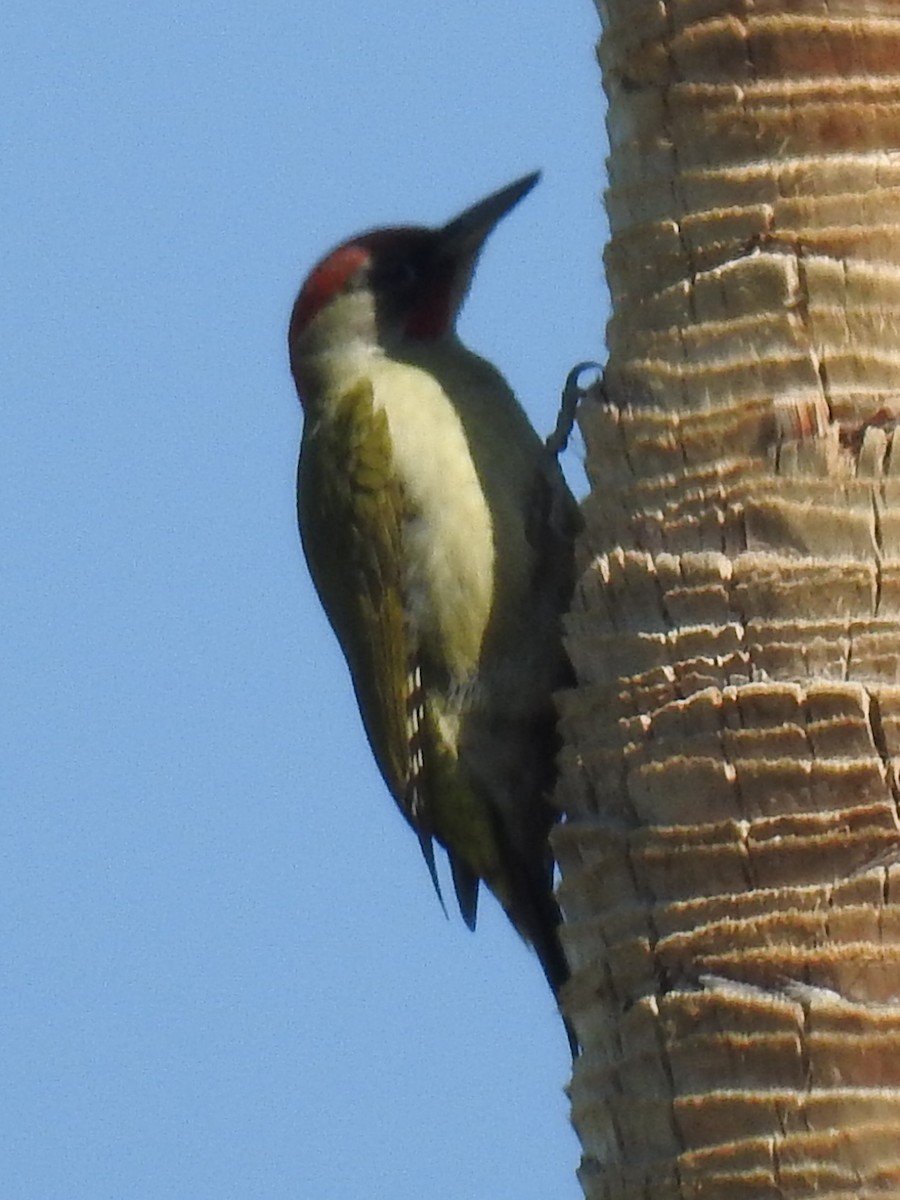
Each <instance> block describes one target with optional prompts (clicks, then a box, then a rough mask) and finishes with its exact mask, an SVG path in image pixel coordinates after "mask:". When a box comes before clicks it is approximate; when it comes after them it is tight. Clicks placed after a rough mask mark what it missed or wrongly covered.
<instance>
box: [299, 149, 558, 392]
mask: <svg viewBox="0 0 900 1200" xmlns="http://www.w3.org/2000/svg"><path fill="white" fill-rule="evenodd" d="M539 177H540V176H539V173H538V172H535V173H533V174H531V175H526V176H524V177H523V178H522V179H518V180H516V182H515V183H511V184H509V185H508V186H507V187H505V188H501V189H500V191H498V192H494V193H493V194H492V195H490V196H487V197H486V198H485V199H484V200H479V201H478V203H477V204H473V205H472V206H471V207H470V208H467V209H466V210H465V211H464V212H462V213H460V214H459V216H457V217H454V218H453V220H452V221H449V222H448V223H447V224H446V225H442V226H440V227H439V228H437V229H429V228H425V227H416V226H408V227H398V228H394V229H375V230H370V231H369V232H367V233H362V234H359V235H358V236H357V237H354V238H352V239H350V240H349V241H347V242H344V243H343V244H342V245H340V246H338V247H337V248H336V249H334V250H332V251H331V253H330V254H328V255H326V256H325V258H323V259H321V261H320V262H318V263H317V264H316V266H315V267H313V269H312V271H310V273H309V275H308V276H307V278H306V281H305V282H304V284H303V287H302V288H301V289H300V293H299V295H298V296H297V299H296V302H295V303H294V310H293V312H292V314H291V323H290V329H289V332H288V345H289V347H290V355H291V369H292V370H293V373H294V376H295V378H296V379H297V383H298V387H299V388H300V394H301V399H303V400H304V403H306V400H305V394H306V392H307V388H306V387H305V386H304V380H305V379H308V378H309V377H310V368H312V369H313V370H314V366H313V363H314V360H315V359H317V358H319V357H320V356H322V355H340V354H353V353H356V352H366V351H367V350H371V349H372V348H373V347H376V346H379V347H383V348H384V347H402V346H403V345H404V343H405V344H409V343H410V342H413V343H415V342H429V341H435V340H438V339H440V338H443V337H447V336H449V335H452V333H453V331H454V328H455V325H456V318H457V316H458V314H459V311H460V309H461V308H462V304H463V301H464V300H465V297H466V293H467V292H468V290H469V285H470V283H471V282H472V276H473V274H474V271H475V265H476V263H477V261H478V255H479V253H480V251H481V248H482V246H483V245H484V243H485V241H486V240H487V237H488V235H489V234H490V232H491V230H492V229H493V228H494V227H495V226H496V225H497V223H498V222H499V221H500V219H501V218H502V217H504V216H505V215H506V214H507V213H508V212H509V211H510V209H511V208H513V206H514V205H515V204H517V203H518V202H519V200H521V199H522V197H523V196H525V195H527V193H528V192H530V191H531V189H532V188H533V187H534V185H535V184H536V183H537V181H538V179H539Z"/></svg>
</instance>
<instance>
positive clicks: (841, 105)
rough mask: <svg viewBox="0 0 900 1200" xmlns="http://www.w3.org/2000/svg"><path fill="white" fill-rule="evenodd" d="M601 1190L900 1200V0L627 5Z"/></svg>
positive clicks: (563, 839)
mask: <svg viewBox="0 0 900 1200" xmlns="http://www.w3.org/2000/svg"><path fill="white" fill-rule="evenodd" d="M601 8H602V11H601V19H602V23H603V36H602V39H601V46H600V58H601V63H602V66H603V71H604V81H605V86H606V89H607V92H608V95H609V101H610V112H609V130H610V141H611V157H610V170H609V176H610V183H609V191H608V195H607V202H608V208H609V214H610V220H611V226H612V241H611V244H610V246H609V248H608V252H607V269H608V276H609V283H610V288H611V292H612V297H613V305H614V308H613V316H612V319H611V321H610V325H609V330H608V342H609V361H608V366H607V369H606V374H605V380H604V389H603V394H602V395H601V394H598V395H596V396H595V397H594V399H593V401H592V402H591V401H589V402H587V403H586V404H585V405H584V409H583V414H582V428H583V431H584V436H585V440H586V443H587V447H588V454H589V459H588V467H589V473H590V477H591V481H592V486H593V492H592V495H591V497H590V499H589V501H588V503H587V510H588V517H589V530H588V533H587V537H586V546H585V548H586V552H587V553H588V554H589V556H590V565H589V567H588V569H587V570H586V573H585V575H584V578H583V580H582V582H581V584H580V587H579V589H578V594H577V597H576V604H575V610H574V612H573V614H572V616H571V618H570V623H569V646H570V650H571V653H572V656H573V658H574V661H575V664H576V667H577V670H578V675H579V680H580V687H579V689H578V690H577V691H576V692H574V693H572V694H571V695H570V696H568V697H566V698H565V700H564V718H563V719H564V730H565V733H566V738H567V750H566V752H565V755H564V773H563V781H562V785H561V789H560V790H561V796H562V801H563V803H564V805H565V808H566V811H567V814H568V817H569V820H568V823H567V824H565V825H563V826H561V827H560V828H559V829H558V830H557V833H556V835H555V846H556V850H557V853H558V856H559V859H560V863H561V867H562V872H563V880H562V885H561V893H560V896H561V901H562V903H563V907H564V909H565V913H566V918H567V925H566V928H565V930H564V934H565V940H566V946H567V949H568V952H569V954H570V957H571V960H572V963H573V966H574V968H575V971H574V977H573V980H572V983H571V985H570V987H569V991H568V994H567V997H566V1007H567V1011H568V1013H569V1015H570V1017H571V1019H572V1020H573V1022H574V1024H575V1026H576V1027H577V1030H578V1033H579V1035H580V1037H581V1040H582V1042H583V1046H584V1054H583V1055H582V1057H581V1059H580V1060H579V1061H578V1063H577V1066H576V1070H575V1075H574V1080H573V1084H572V1105H573V1115H574V1121H575V1124H576V1127H577V1129H578V1132H579V1134H580V1136H581V1139H582V1144H583V1149H584V1158H583V1163H582V1170H581V1179H582V1184H583V1187H584V1190H585V1193H586V1195H587V1196H589V1197H597V1198H600V1197H602V1198H603V1200H638V1198H640V1200H675V1198H678V1200H684V1198H686V1197H690V1198H692V1200H701V1198H702V1200H731V1198H735V1200H737V1198H740V1200H763V1198H765V1200H778V1198H790V1200H795V1198H796V1200H799V1198H801V1197H812V1196H815V1197H817V1198H818V1200H822V1198H827V1200H839V1198H840V1200H866V1198H869V1197H876V1196H877V1197H881V1198H883V1197H885V1196H894V1197H897V1196H900V837H898V811H897V800H898V778H897V767H898V763H900V686H898V684H900V430H898V428H897V424H896V422H897V420H898V418H900V0H780V2H779V0H755V2H754V0H604V2H603V3H602V6H601Z"/></svg>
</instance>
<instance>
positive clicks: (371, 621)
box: [297, 382, 440, 897]
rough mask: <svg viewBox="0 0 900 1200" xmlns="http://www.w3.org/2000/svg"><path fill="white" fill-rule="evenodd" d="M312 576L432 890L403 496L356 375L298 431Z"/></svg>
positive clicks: (301, 503)
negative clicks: (319, 416) (325, 411)
mask: <svg viewBox="0 0 900 1200" xmlns="http://www.w3.org/2000/svg"><path fill="white" fill-rule="evenodd" d="M297 512H298V518H299V522H300V535H301V539H302V541H303V548H304V551H305V554H306V558H307V562H308V563H309V568H310V574H311V575H312V578H313V582H314V584H315V586H316V590H317V592H318V593H319V597H320V599H321V601H322V604H323V606H324V608H325V610H326V612H327V613H328V614H329V617H330V620H331V623H332V626H333V628H334V631H335V634H336V635H337V638H338V641H339V642H340V644H341V647H342V649H343V651H344V655H345V657H346V659H347V664H348V666H349V668H350V674H351V676H352V679H353V686H354V689H355V691H356V697H357V701H358V703H359V709H360V714H361V716H362V719H363V724H364V726H365V730H366V735H367V737H368V739H369V743H370V745H371V747H372V751H373V753H374V755H375V759H376V761H377V763H378V766H379V768H380V770H381V773H382V775H383V776H384V779H385V782H386V783H387V785H388V787H389V789H390V791H391V793H392V795H393V796H394V799H395V800H396V801H397V803H398V805H399V806H400V808H401V810H402V811H403V813H404V815H405V816H406V818H407V820H408V821H409V822H410V824H411V825H412V826H413V828H414V829H415V830H416V833H417V834H418V836H419V841H420V843H421V845H422V851H423V853H424V855H425V860H426V862H427V864H428V869H429V871H430V873H431V877H432V880H433V882H434V885H435V888H436V890H437V892H438V896H439V897H440V888H439V886H438V881H437V874H436V871H435V866H434V852H433V848H432V841H431V828H430V824H429V820H428V813H427V804H426V797H425V784H424V779H423V773H424V761H425V756H426V753H427V751H426V748H425V746H424V738H425V737H426V733H425V728H424V725H425V704H424V698H423V696H422V682H421V677H420V672H419V663H418V656H417V647H416V646H415V645H413V644H412V642H411V637H410V632H409V627H408V622H407V616H406V606H405V604H404V590H403V589H404V580H403V575H402V571H403V546H402V539H403V526H404V522H405V521H406V520H407V519H408V517H409V510H408V502H407V499H406V497H405V495H404V493H403V489H402V486H401V485H400V483H399V481H398V480H397V478H396V475H395V473H394V471H393V463H392V455H391V439H390V431H389V428H388V423H387V419H386V417H385V415H384V413H383V412H382V411H380V410H378V409H376V408H375V406H374V404H373V398H372V388H371V385H370V384H368V383H366V382H360V383H359V384H357V385H356V386H354V387H353V388H351V389H349V390H348V392H347V393H346V394H345V395H344V396H343V397H341V399H340V400H339V402H338V403H337V404H336V405H335V406H334V407H333V409H332V410H331V412H330V413H329V416H328V417H327V419H325V420H320V421H315V420H313V421H312V422H309V423H308V424H307V425H306V426H305V427H304V431H303V441H302V444H301V449H300V466H299V470H298V476H297Z"/></svg>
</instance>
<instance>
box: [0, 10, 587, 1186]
mask: <svg viewBox="0 0 900 1200" xmlns="http://www.w3.org/2000/svg"><path fill="white" fill-rule="evenodd" d="M0 26H2V38H0V46H2V48H0V113H2V119H0V139H2V152H0V163H2V166H0V173H2V185H0V248H2V262H3V281H2V287H0V297H2V301H0V302H2V306H3V313H2V320H3V329H4V338H3V343H4V347H3V351H2V357H0V378H2V390H0V397H2V429H3V436H2V451H0V453H2V462H0V504H2V522H0V527H2V534H0V537H2V574H3V585H2V588H0V623H2V641H0V679H2V686H3V693H4V695H5V697H6V706H5V715H4V719H3V722H2V730H0V925H2V933H0V954H2V958H0V963H2V985H0V1194H2V1196H3V1198H4V1200H82V1198H84V1200H88V1198H89V1200H105V1198H119V1197H122V1198H125V1197H128V1198H129V1200H144V1198H148V1200H149V1198H157V1197H173V1198H175V1197H178V1198H179V1200H184V1198H185V1197H190V1198H191V1200H230V1198H234V1200H239V1198H241V1200H243V1198H250V1197H264V1198H271V1200H281V1198H288V1197H290V1198H291V1200H298V1198H299V1200H305V1198H306V1197H310V1198H311V1200H312V1198H314V1200H356V1198H362V1197H389V1198H390V1200H413V1198H416V1200H419V1198H421V1197H428V1200H451V1198H452V1200H470V1198H471V1200H481V1198H491V1200H499V1198H505V1197H514V1198H515V1200H546V1198H548V1197H551V1196H552V1197H553V1198H554V1200H566V1198H569V1200H575V1198H576V1197H578V1196H580V1189H579V1188H578V1186H577V1183H576V1181H575V1177H574V1171H575V1168H576V1166H577V1161H578V1156H579V1148H578V1144H577V1141H576V1139H575V1137H574V1135H573V1133H572V1131H571V1129H570V1127H569V1124H568V1108H567V1102H566V1100H565V1097H564V1094H563V1087H564V1085H565V1083H566V1081H567V1079H568V1074H569V1061H568V1054H567V1048H566V1041H565V1037H564V1034H563V1030H562V1027H561V1025H560V1023H559V1020H558V1018H557V1016H556V1014H555V1010H554V1006H553V1002H552V1000H551V997H550V995H549V993H548V992H547V989H546V987H545V984H544V981H543V977H542V975H541V972H540V969H539V967H538V964H537V962H536V960H535V959H534V958H533V957H532V956H531V954H530V953H529V952H528V951H527V949H526V948H525V947H524V946H523V944H522V943H521V942H519V940H518V939H517V937H516V936H515V934H514V933H513V932H512V930H511V928H510V927H509V926H508V924H507V922H506V920H505V918H504V917H503V916H502V914H501V913H500V912H499V910H498V909H497V907H496V905H495V904H494V903H493V901H492V900H490V899H489V898H484V900H483V903H482V908H481V912H480V919H479V928H478V930H477V932H476V933H475V934H474V935H473V934H470V933H469V932H468V930H467V929H466V928H465V927H464V926H463V924H462V921H461V920H460V919H459V917H458V916H457V914H456V913H455V912H454V913H452V914H451V919H450V920H449V921H448V920H446V919H445V918H444V916H443V915H442V913H441V910H440V907H439V906H438V904H437V902H436V900H435V898H434V896H433V894H432V892H431V887H430V884H429V881H428V876H427V873H426V870H425V867H424V864H423V862H422V860H421V857H420V854H419V849H418V846H417V845H416V842H415V839H414V838H413V837H412V835H411V834H410V833H409V831H408V829H407V828H406V827H405V825H404V823H403V821H402V820H401V818H400V817H399V815H398V814H397V812H396V810H395V808H394V805H393V803H392V801H391V800H390V799H389V797H388V795H387V793H386V791H385V789H384V786H383V784H382V783H381V780H380V778H379V776H378V775H377V773H376V770H375V768H374V766H373V764H372V762H371V759H370V756H369V752H368V748H367V746H366V743H365V740H364V738H363V735H362V731H361V728H360V725H359V721H358V718H357V715H356V711H355V706H354V702H353V699H352V694H351V691H350V687H349V683H348V679H347V677H346V672H345V669H344V665H343V660H342V659H341V657H340V655H339V652H338V651H337V648H336V646H335V644H334V643H333V640H332V637H331V634H330V631H329V629H328V627H327V625H326V623H325V620H324V618H323V616H322V615H321V613H320V611H319V609H318V606H317V602H316V600H315V597H314V594H313V591H312V586H311V584H310V582H309V579H308V576H307V574H306V570H305V566H304V564H303V561H302V557H301V553H300V549H299V544H298V538H297V531H296V526H295V516H294V471H295V462H296V451H297V443H298V437H299V431H300V412H299V407H298V405H297V402H296V398H295V396H294V392H293V387H292V384H291V380H290V376H289V372H288V368H287V357H286V352H285V344H284V342H285V328H286V324H287V319H288V315H289V312H290V308H291V304H292V302H293V298H294V294H295V292H296V290H297V287H298V286H299V283H300V282H301V280H302V277H303V275H304V274H305V272H306V271H307V269H308V268H309V267H310V266H311V265H312V263H313V261H315V260H316V259H317V258H318V257H319V256H320V255H321V254H322V253H323V252H324V251H325V250H327V249H328V248H329V247H330V246H332V245H333V244H334V243H335V242H338V241H341V240H343V239H344V238H345V237H346V236H348V235H350V234H351V233H354V232H357V231H358V230H360V229H361V228H365V227H368V226H371V225H376V224H382V223H395V222H402V223H409V222H412V223H416V222H425V223H431V222H439V221H443V220H445V219H447V218H448V217H450V216H451V215H453V214H454V213H455V212H457V211H458V210H459V209H461V208H463V207H465V206H466V205H468V204H470V203H471V202H472V201H474V200H476V199H478V198H479V197H481V196H482V195H484V194H486V193H488V192H490V191H492V190H494V189H495V188H497V187H499V186H501V185H503V184H505V183H507V182H509V181H510V180H512V179H515V178H517V177H518V176H520V175H522V174H524V173H525V172H527V171H530V170H532V169H534V168H536V167H541V168H543V169H544V171H545V176H544V180H543V182H542V184H541V185H540V187H539V188H538V189H537V190H536V191H535V192H533V193H532V194H531V195H530V196H529V197H528V198H527V199H526V200H525V201H524V202H523V203H522V204H521V206H520V207H519V208H517V209H516V210H515V212H514V213H513V214H511V215H510V216H509V218H507V220H506V221H504V222H503V224H502V225H501V226H500V228H499V229H498V231H497V233H496V234H495V237H494V239H493V241H492V242H491V243H490V245H489V248H488V251H487V253H486V254H485V255H484V258H483V260H482V264H481V270H480V274H479V278H478V279H477V281H476V287H475V290H474V292H473V294H472V296H471V298H470V301H469V304H468V306H467V309H466V312H465V314H464V318H463V322H462V332H463V335H464V337H465V338H466V340H467V341H468V342H469V343H470V344H471V345H472V346H473V348H475V349H477V350H479V351H480V352H482V353H484V354H485V355H486V356H487V357H489V358H491V359H493V360H494V361H495V362H496V363H498V365H500V366H501V368H502V369H503V370H504V371H505V372H506V374H507V375H508V377H509V378H510V380H511V381H512V383H513V385H514V386H515V388H516V389H517V391H518V392H519V394H520V396H521V397H522V399H523V401H524V403H525V404H526V407H527V408H528V410H529V412H530V414H531V415H532V418H533V420H534V422H535V424H536V425H537V426H538V428H539V429H540V430H541V431H542V432H547V431H548V430H549V428H551V427H552V424H553V420H554V416H555V406H556V402H557V396H558V392H559V389H560V386H561V384H562V381H563V379H564V377H565V375H566V372H567V370H568V369H569V367H570V366H571V365H572V364H573V363H574V362H576V361H577V360H579V359H583V358H590V357H599V356H601V355H602V345H603V326H604V321H605V318H606V299H605V290H604V287H603V280H602V271H601V265H600V257H599V252H600V247H601V245H602V243H603V241H604V238H605V224H604V220H603V216H602V208H601V204H600V199H599V195H600V190H601V187H602V183H603V156H604V145H605V143H604V138H603V125H602V122H603V106H602V101H601V93H600V86H599V78H598V73H597V69H596V66H595V64H594V60H593V43H594V39H595V37H596V34H597V24H596V17H595V14H594V10H593V7H592V5H591V4H590V0H571V3H568V4H564V5H559V4H557V5H547V4H528V3H521V0H518V2H513V0H477V2H474V0H468V2H463V3H460V4H455V5H433V4H422V3H421V0H384V2H383V3H381V4H376V5H373V4H367V3H363V2H362V0H332V2H331V3H330V4H328V5H324V4H312V3H311V2H310V0H300V2H299V3H298V2H297V0H293V2H287V0H277V2H276V0H271V2H269V0H261V2H260V3H255V4H250V3H242V4H238V3H219V4H213V3H204V2H202V0H201V2H197V3H193V4H176V3H172V2H171V0H157V2H156V3H154V4H149V5H123V4H113V3H111V2H109V0H106V2H103V0H79V3H76V4H72V3H70V2H67V3H62V2H61V0H59V2H50V0H29V2H28V3H24V2H23V0H7V2H6V4H5V6H4V10H3V16H2V19H0ZM569 457H570V464H569V466H570V470H571V477H572V479H573V481H574V482H575V483H576V484H577V486H578V487H580V488H581V489H582V490H583V482H582V479H581V477H580V475H579V467H578V461H577V456H575V457H573V456H571V455H570V456H569ZM451 894H452V890H451Z"/></svg>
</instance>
